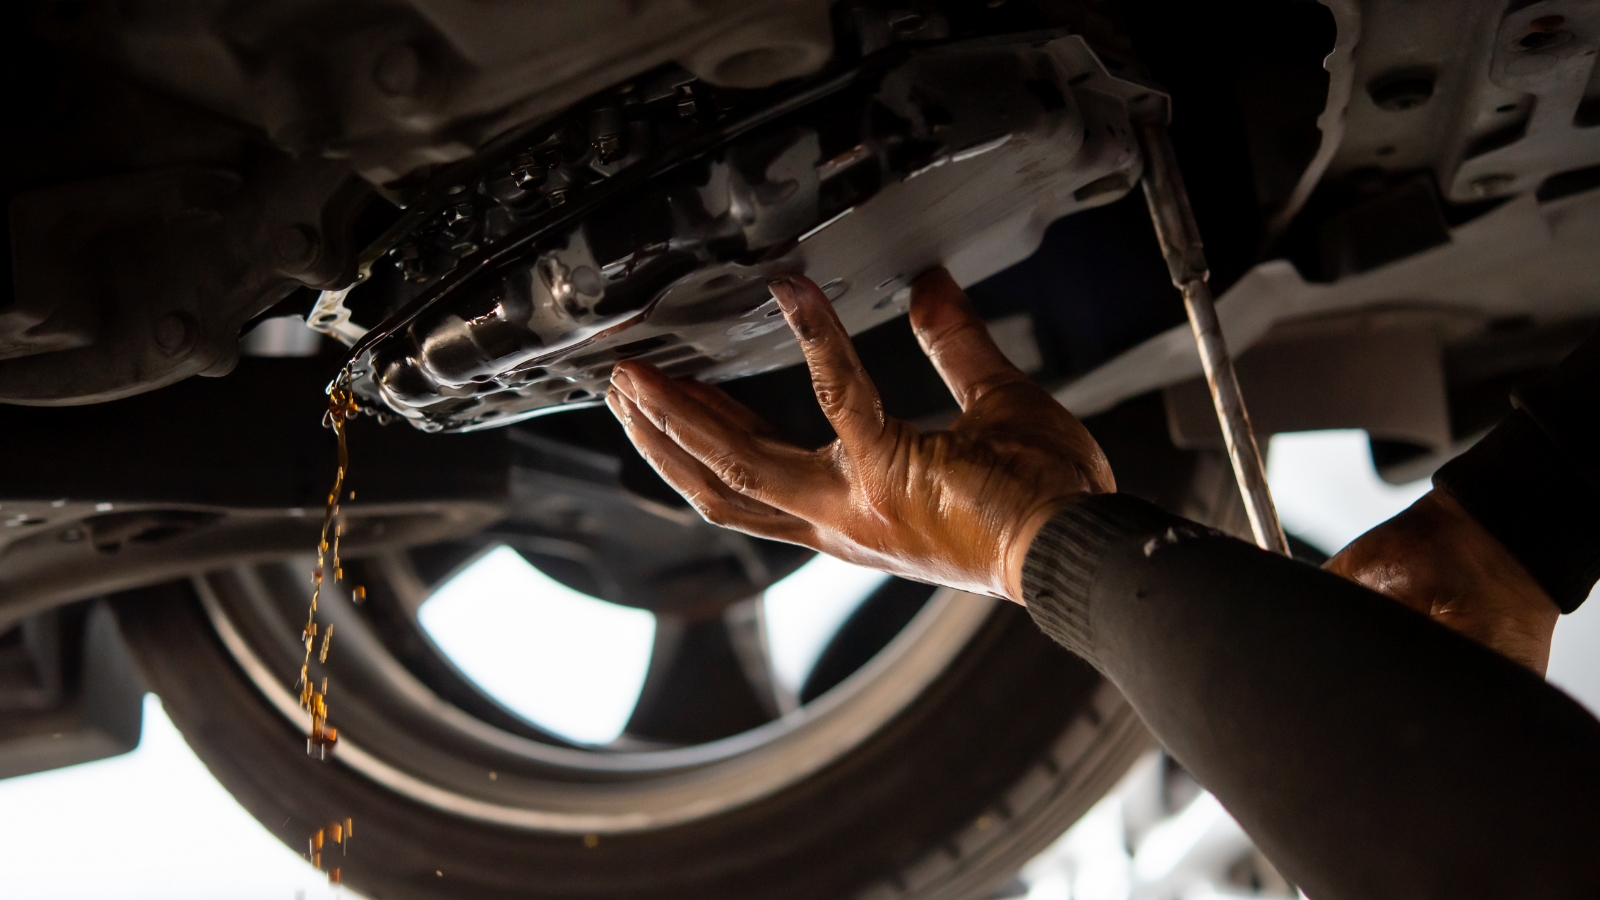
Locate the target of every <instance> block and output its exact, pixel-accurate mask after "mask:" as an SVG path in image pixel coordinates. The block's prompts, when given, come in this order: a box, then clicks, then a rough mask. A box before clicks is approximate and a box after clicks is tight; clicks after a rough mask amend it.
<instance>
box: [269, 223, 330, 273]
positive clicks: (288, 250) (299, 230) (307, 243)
mask: <svg viewBox="0 0 1600 900" xmlns="http://www.w3.org/2000/svg"><path fill="white" fill-rule="evenodd" d="M319 243H320V241H319V240H318V238H317V232H316V230H315V229H313V228H311V227H310V226H307V225H290V226H288V227H287V228H284V229H282V230H280V231H279V232H278V236H277V238H276V239H275V240H274V242H273V247H272V249H273V252H274V253H275V254H276V255H277V258H278V265H280V266H282V267H283V268H286V269H289V270H292V271H299V270H301V269H304V268H305V267H306V266H309V265H310V264H311V263H313V262H315V261H316V258H317V250H318V244H319Z"/></svg>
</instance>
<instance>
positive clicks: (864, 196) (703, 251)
mask: <svg viewBox="0 0 1600 900" xmlns="http://www.w3.org/2000/svg"><path fill="white" fill-rule="evenodd" d="M1165 109H1166V99H1165V97H1163V96H1162V95H1160V94H1159V93H1156V92H1154V91H1152V90H1151V89H1149V88H1148V87H1145V86H1142V85H1138V84H1135V83H1132V82H1128V81H1125V80H1122V79H1119V78H1115V77H1113V76H1111V75H1110V74H1109V73H1108V72H1107V71H1106V69H1105V68H1104V67H1103V66H1102V65H1101V64H1100V62H1099V61H1098V60H1097V59H1096V58H1095V57H1094V55H1093V54H1092V53H1091V52H1090V51H1089V49H1088V47H1087V46H1086V45H1085V44H1084V43H1083V41H1082V40H1081V39H1079V38H1076V37H1070V36H1068V37H1061V36H1054V35H1052V36H1040V35H1025V36H1008V37H1003V38H990V39H984V40H979V41H971V42H964V43H960V44H951V45H945V46H942V47H933V48H926V49H921V50H917V51H913V52H907V53H901V54H898V55H897V56H895V57H894V58H892V59H888V60H878V61H870V60H869V62H868V63H866V64H863V65H862V66H861V67H859V68H858V69H856V70H853V71H850V72H846V73H843V74H839V75H836V76H833V77H831V78H830V79H828V80H827V81H825V82H822V83H820V84H812V85H808V86H804V87H802V88H801V89H798V90H797V92H796V94H795V95H794V96H793V97H791V98H788V99H786V100H784V101H780V102H777V103H772V104H768V105H767V106H766V107H765V108H764V109H763V110H761V111H760V112H758V113H756V114H753V115H752V116H751V117H749V118H748V119H746V120H744V121H740V122H735V123H733V124H731V125H729V126H728V127H726V128H724V129H723V130H722V132H721V133H720V135H719V137H718V139H717V141H716V142H715V143H714V144H711V145H709V146H706V147H704V148H703V149H695V150H693V151H692V152H677V153H674V148H671V147H668V148H665V149H663V150H662V151H661V152H660V153H658V154H657V157H656V158H654V159H651V158H646V159H642V160H640V161H637V162H634V163H632V164H631V168H625V169H623V170H622V171H620V172H619V174H617V175H616V176H615V177H613V179H612V181H611V182H608V183H605V184H600V185H598V186H596V187H595V188H594V189H592V190H591V191H590V193H589V194H587V195H581V196H580V200H579V201H578V202H574V203H571V204H567V206H568V209H566V210H562V209H559V208H558V209H557V210H556V211H555V213H553V214H546V215H544V216H543V217H542V218H536V219H534V220H532V221H530V222H529V223H528V224H527V225H525V226H522V228H521V230H520V231H518V230H517V229H516V228H511V229H509V230H506V231H505V234H504V237H502V238H500V239H499V240H498V241H497V242H495V243H493V245H492V246H489V247H487V248H486V249H485V250H484V251H483V252H481V253H478V254H477V255H476V256H470V254H471V252H472V250H475V249H476V248H469V250H468V254H469V258H467V259H464V260H463V261H462V262H461V264H459V265H458V266H456V267H455V268H454V269H453V270H452V271H450V272H449V273H447V274H445V275H444V276H443V277H441V278H440V279H439V281H438V283H437V284H436V285H435V286H433V287H431V288H430V289H429V290H428V291H427V292H426V293H424V294H423V295H421V296H419V297H418V298H417V299H416V300H415V301H414V302H413V303H411V304H410V305H409V306H408V307H407V308H406V309H404V310H401V311H400V312H399V313H398V314H396V315H395V316H392V317H391V318H390V319H389V320H388V321H386V322H385V323H384V324H383V325H380V326H379V327H378V328H375V329H374V330H373V331H372V332H371V333H369V334H367V335H366V337H365V338H364V339H363V340H361V341H360V343H359V344H357V346H356V349H355V354H354V357H353V361H352V366H351V369H350V373H351V375H352V377H353V384H354V387H355V390H356V392H357V394H358V396H359V397H360V398H361V400H362V402H363V404H364V405H365V406H367V407H368V408H369V409H372V410H374V411H386V412H392V413H395V414H398V415H400V416H402V417H404V418H406V419H407V420H409V421H410V422H411V423H412V424H413V425H415V426H417V427H419V428H421V429H423V430H427V431H470V430H474V429H479V428H485V427H492V426H497V425H503V424H508V423H511V422H514V421H517V420H520V419H525V418H528V417H530V416H535V415H539V414H541V413H548V412H552V411H555V410H559V409H562V408H570V407H572V406H575V405H589V404H593V403H596V402H598V398H599V397H601V396H603V394H604V392H605V389H606V384H607V381H608V379H609V375H610V371H611V368H612V366H613V365H614V364H615V362H616V361H618V360H619V359H624V358H636V359H642V360H646V361H648V362H651V363H654V364H656V365H658V366H660V367H661V368H662V369H663V370H665V371H666V372H667V373H668V374H671V375H674V376H682V377H689V376H692V377H696V378H699V379H702V380H706V381H722V380H727V379H732V378H739V377H742V376H746V375H751V374H755V373H758V372H763V371H767V370H771V369H775V368H779V367H782V366H787V365H791V364H793V363H796V362H798V361H799V360H800V358H801V357H800V353H799V349H798V347H797V346H796V344H795V341H794V339H793V336H792V335H791V334H790V333H789V331H788V329H787V328H786V326H785V324H784V321H783V319H782V317H781V316H780V314H779V311H778V309H777V306H776V303H775V301H773V300H772V299H771V297H770V294H769V293H768V290H767V287H766V282H767V280H768V279H769V278H770V277H771V276H773V275H776V274H779V273H803V274H806V275H808V276H810V277H811V278H812V279H814V280H815V281H816V282H817V283H818V284H820V285H822V287H823V290H824V292H825V293H827V295H828V296H829V297H830V298H831V299H832V300H833V301H834V304H835V308H836V309H837V311H838V313H839V316H840V318H841V319H842V320H843V322H844V324H845V326H846V327H847V328H848V329H849V330H850V332H851V333H852V334H854V333H859V332H861V331H864V330H866V329H869V328H872V327H873V326H875V325H878V324H881V323H883V322H885V321H887V320H889V319H891V318H893V317H895V316H898V315H901V314H903V313H904V312H905V311H906V309H907V306H908V303H909V299H910V289H909V284H910V281H911V280H912V279H913V278H914V277H915V276H917V275H918V274H920V273H921V272H923V271H926V270H927V269H929V268H931V267H933V266H937V265H944V266H946V267H948V268H949V269H950V271H951V272H952V274H953V275H954V276H955V278H956V280H957V281H958V282H960V283H962V284H964V285H965V284H970V283H972V282H975V281H977V280H980V279H982V278H984V277H986V276H988V275H991V274H993V273H995V272H997V271H999V270H1001V269H1003V268H1006V267H1007V266H1009V265H1012V264H1013V263H1016V262H1018V261H1020V260H1021V259H1023V258H1025V257H1026V256H1028V255H1029V254H1031V253H1032V252H1033V251H1034V250H1035V249H1036V248H1037V247H1038V245H1039V242H1040V239H1041V237H1042V235H1043V232H1044V229H1045V227H1046V226H1047V225H1049V224H1050V223H1051V222H1053V221H1055V220H1056V219H1058V218H1060V217H1062V216H1065V215H1068V214H1070V213H1073V212H1075V211H1078V210H1081V209H1085V208H1088V207H1092V206H1098V205H1102V204H1105V203H1109V202H1111V201H1113V200H1115V199H1117V198H1119V197H1121V196H1122V195H1123V194H1125V193H1126V192H1127V191H1128V190H1129V189H1130V188H1131V187H1132V186H1133V185H1134V184H1136V183H1137V182H1138V180H1139V177H1140V174H1141V159H1140V155H1139V152H1138V148H1137V142H1136V140H1135V137H1134V135H1133V132H1132V130H1131V128H1130V125H1129V122H1130V118H1131V117H1132V116H1135V115H1165ZM619 152H620V151H619ZM588 165H590V166H591V167H596V168H598V167H601V166H603V165H604V163H601V162H599V161H596V160H590V161H589V162H588ZM486 172H487V174H485V175H484V176H483V181H482V182H481V183H480V184H479V186H478V189H477V194H478V195H480V196H490V197H496V198H501V199H500V200H497V201H496V202H501V201H502V200H503V198H504V196H505V195H506V193H507V191H506V190H505V189H504V178H503V177H501V180H500V181H499V182H495V181H494V178H495V176H494V174H493V172H492V171H490V170H486ZM554 177H555V170H552V174H551V175H549V176H546V180H547V185H546V188H545V189H546V190H547V191H548V182H549V180H550V179H553V178H554ZM563 177H566V176H563ZM497 184H498V185H500V187H498V188H497V187H496V185H497ZM513 193H514V192H513ZM476 210H477V207H473V208H472V211H471V214H472V215H479V213H478V212H477V211H476ZM494 213H495V210H494V209H493V208H490V209H489V211H488V213H487V215H490V216H492V215H493V214H494ZM466 214H467V213H463V214H462V215H466ZM486 221H487V220H486Z"/></svg>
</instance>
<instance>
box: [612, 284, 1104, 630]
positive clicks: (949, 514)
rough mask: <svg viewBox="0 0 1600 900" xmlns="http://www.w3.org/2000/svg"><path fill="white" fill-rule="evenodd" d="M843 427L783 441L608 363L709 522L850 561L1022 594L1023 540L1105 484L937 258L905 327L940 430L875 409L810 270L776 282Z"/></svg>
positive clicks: (834, 420)
mask: <svg viewBox="0 0 1600 900" xmlns="http://www.w3.org/2000/svg"><path fill="white" fill-rule="evenodd" d="M771 290H772V295H773V297H775V298H776V299H777V301H778V305H779V306H780V307H781V308H782V310H783V314H784V316H785V317H786V318H787V319H788V322H789V327H790V328H792V329H794V332H795V335H796V336H797V337H798V338H799V340H800V349H801V351H802V352H803V353H804V354H805V359H806V365H807V366H808V367H809V368H810V370H811V380H812V384H813V387H814V388H815V390H816V394H817V401H818V402H819V403H820V404H821V406H822V411H823V414H824V415H826V416H827V417H828V421H829V422H830V423H831V424H832V425H833V429H834V432H835V433H836V434H837V435H838V438H837V439H836V440H834V441H833V442H832V443H831V444H828V445H827V446H825V447H823V448H821V449H819V450H807V449H804V448H801V447H796V446H794V445H792V444H788V443H785V442H784V441H782V440H781V439H779V438H778V436H777V434H776V433H775V432H774V431H773V430H772V429H771V428H770V427H769V426H768V425H767V424H766V423H765V422H763V421H762V420H761V419H760V418H759V417H758V416H756V415H755V413H753V412H751V411H750V410H749V409H748V408H746V407H744V406H742V405H741V404H739V403H738V402H736V401H734V400H733V399H732V398H731V397H729V396H728V395H727V394H725V393H723V392H722V391H721V390H718V389H717V388H714V387H711V386H710V385H706V384H702V383H700V382H696V381H689V380H684V381H674V380H672V379H670V378H667V377H666V376H665V375H663V374H662V373H661V372H660V371H659V370H657V369H656V368H655V367H653V366H649V365H646V364H644V363H640V362H636V361H629V362H622V363H618V364H617V367H616V369H615V370H614V371H613V373H612V377H611V390H610V391H609V392H608V393H607V395H606V404H607V405H608V406H609V407H610V408H611V411H612V413H614V414H615V415H616V417H617V418H618V419H619V420H621V422H622V425H623V427H624V428H625V429H627V432H628V437H629V438H630V439H632V441H633V443H634V445H635V446H637V447H638V448H639V452H640V453H641V454H642V455H643V456H644V458H645V459H646V460H649V462H650V464H651V465H652V466H654V467H655V469H656V471H657V472H659V473H661V477H662V478H664V479H666V481H667V483H668V484H670V485H672V486H673V487H674V488H675V489H677V490H678V491H679V492H680V493H682V494H683V495H684V497H685V498H687V499H688V501H689V502H690V503H691V504H692V505H693V506H694V507H695V509H697V510H699V512H700V514H701V515H703V516H705V518H706V520H707V521H710V522H713V523H715V524H718V525H722V526H725V527H728V528H732V529H735V530H738V531H742V532H745V533H746V534H753V535H756V536H758V537H765V538H773V539H776V540H780V541H788V542H790V543H794V544H803V545H805V546H807V547H811V548H813V549H816V550H820V551H822V552H824V553H827V554H829V555H832V556H836V557H838V558H840V559H843V560H846V561H848V562H852V563H856V564H857V565H862V566H869V567H871V568H875V569H880V570H882V571H885V572H889V573H892V574H895V575H900V576H903V577H906V578H911V579H915V580H917V581H926V582H933V583H937V584H944V585H949V586H951V587H955V588H959V589H961V590H966V591H974V592H977V593H986V594H992V595H994V596H999V597H1006V598H1009V599H1011V600H1015V601H1017V602H1019V603H1020V602H1022V562H1023V559H1024V558H1025V557H1026V555H1027V551H1028V545H1029V544H1030V543H1031V542H1032V540H1033V537H1034V535H1035V534H1037V533H1038V531H1039V529H1040V528H1041V527H1043V525H1044V523H1045V522H1046V521H1047V520H1048V519H1049V518H1050V516H1051V515H1052V514H1053V513H1054V512H1055V511H1056V510H1058V509H1060V508H1061V507H1062V506H1064V505H1066V504H1069V503H1073V502H1075V501H1077V500H1079V499H1082V498H1084V497H1087V496H1089V495H1091V494H1097V493H1101V492H1106V491H1112V490H1115V489H1116V486H1115V482H1114V481H1113V480H1112V477H1111V468H1110V466H1109V465H1108V464H1107V463H1106V459H1105V456H1104V454H1102V453H1101V452H1100V447H1099V445H1097V444H1096V443H1095V441H1094V438H1093V437H1091V436H1090V435H1089V432H1088V430H1087V429H1085V428H1084V427H1083V425H1082V423H1080V422H1079V421H1078V420H1077V419H1076V418H1074V417H1073V416H1072V414H1071V413H1069V412H1067V411H1066V409H1064V408H1062V406H1061V404H1059V403H1057V402H1056V400H1055V398H1054V397H1051V396H1050V394H1049V393H1047V392H1046V391H1045V390H1044V389H1043V388H1041V387H1039V386H1038V385H1037V384H1035V383H1034V382H1033V380H1032V379H1030V378H1029V377H1028V376H1027V375H1026V374H1024V373H1023V372H1022V371H1021V370H1019V369H1017V367H1016V366H1013V365H1012V364H1011V362H1010V361H1009V360H1007V359H1006V358H1005V356H1004V355H1002V354H1001V353H1000V350H999V348H998V347H996V346H995V344H994V341H993V339H991V338H990V336H989V332H988V329H987V328H986V327H985V326H984V324H983V321H982V320H981V319H979V318H978V316H977V314H976V313H975V312H974V311H973V309H972V305H971V303H970V302H969V301H968V300H967V298H966V295H965V294H964V293H963V292H962V290H961V288H960V287H959V286H958V285H957V284H956V283H955V281H954V280H953V279H951V277H950V275H949V273H948V272H946V271H945V270H943V269H936V270H934V271H931V272H928V273H926V274H924V275H923V276H922V277H920V278H918V279H917V281H916V283H915V284H913V285H912V289H911V326H912V329H913V330H914V331H915V332H916V335H917V340H918V342H920V343H921V344H922V348H923V351H924V352H925V353H927V354H928V357H929V358H930V359H932V360H933V364H934V366H935V367H936V368H937V369H938V370H939V375H940V377H942V378H943V379H944V382H945V384H946V385H948V386H949V387H950V390H951V392H952V393H953V394H954V395H955V397H956V401H957V402H958V403H959V404H960V405H961V409H962V414H961V417H960V418H959V419H957V420H956V422H955V423H954V424H953V425H952V426H951V427H950V428H949V429H948V430H944V431H934V432H929V433H927V434H923V433H920V432H919V431H918V430H917V429H916V428H915V427H913V426H912V425H910V424H909V423H907V422H902V421H900V420H898V419H893V418H889V417H887V416H885V415H884V413H883V408H882V405H881V404H880V402H879V399H878V391H877V388H876V387H875V386H874V385H873V383H872V380H871V379H870V378H869V377H868V376H867V373H866V371H865V370H864V369H862V367H861V361H860V360H859V359H858V358H857V357H856V353H855V347H854V346H853V345H852V344H851V343H850V335H849V333H848V332H846V331H845V329H844V326H843V325H842V324H841V323H840V322H839V317H838V316H837V315H836V314H835V313H834V311H833V306H832V304H831V303H830V302H829V300H828V298H827V297H826V296H824V295H823V293H822V291H821V290H819V289H818V288H817V286H816V284H814V283H813V282H812V281H811V280H810V279H808V278H804V277H799V276H786V277H780V278H776V279H773V281H772V282H771Z"/></svg>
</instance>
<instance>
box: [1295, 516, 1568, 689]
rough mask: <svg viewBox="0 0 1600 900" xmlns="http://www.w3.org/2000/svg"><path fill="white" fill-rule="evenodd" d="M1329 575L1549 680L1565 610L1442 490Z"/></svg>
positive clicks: (1340, 559)
mask: <svg viewBox="0 0 1600 900" xmlns="http://www.w3.org/2000/svg"><path fill="white" fill-rule="evenodd" d="M1323 568H1325V569H1327V570H1329V571H1330V572H1334V573H1335V574H1338V575H1343V576H1344V577H1346V578H1348V579H1350V580H1351V581H1355V582H1357V583H1359V584H1362V585H1365V586H1366V587H1368V588H1371V589H1372V590H1374V591H1377V592H1378V593H1380V594H1383V595H1385V596H1387V597H1390V598H1393V599H1395V600H1398V601H1400V602H1401V603H1404V604H1405V605H1406V606H1409V607H1411V608H1412V609H1414V610H1416V611H1417V612H1420V613H1422V614H1424V615H1426V616H1428V617H1430V618H1432V619H1433V620H1434V621H1435V622H1438V623H1440V624H1442V625H1447V626H1449V627H1450V628H1453V629H1455V630H1456V631H1458V632H1460V633H1461V634H1463V635H1466V636H1467V637H1469V638H1472V639H1473V640H1475V641H1477V642H1478V643H1480V644H1483V645H1484V646H1486V647H1488V648H1489V649H1491V650H1494V651H1497V652H1498V653H1500V654H1501V655H1502V656H1505V657H1507V658H1509V659H1511V660H1513V661H1514V662H1518V663H1521V664H1522V665H1524V666H1527V667H1528V668H1530V669H1532V670H1533V671H1535V672H1538V673H1539V674H1540V675H1543V674H1544V671H1545V667H1546V666H1547V665H1548V663H1549V661H1550V637H1551V634H1552V633H1553V632H1554V631H1555V627H1556V619H1557V618H1558V617H1559V616H1560V614H1561V610H1560V609H1559V608H1558V607H1557V606H1556V604H1555V601H1554V600H1552V599H1550V595H1549V594H1548V593H1546V592H1545V590H1544V588H1542V587H1540V586H1539V583H1538V582H1537V581H1535V580H1534V579H1533V576H1532V575H1530V574H1528V570H1527V569H1525V568H1523V566H1522V563H1520V562H1518V561H1517V558H1516V557H1514V556H1512V555H1511V551H1509V550H1507V549H1506V548H1505V545H1504V544H1501V543H1500V542H1499V541H1498V540H1496V539H1495V537H1494V536H1493V535H1491V534H1490V533H1489V532H1488V531H1486V530H1484V528H1483V526H1482V525H1479V524H1478V521H1477V520H1476V519H1474V518H1472V516H1471V515H1470V514H1469V513H1468V512H1467V511H1466V510H1465V509H1463V508H1462V507H1461V504H1459V503H1457V502H1456V501H1455V500H1454V499H1453V498H1452V497H1451V496H1450V495H1449V494H1447V493H1445V492H1444V491H1441V490H1439V489H1437V488H1435V489H1433V490H1431V491H1429V492H1428V493H1427V494H1425V495H1423V497H1422V499H1421V500H1418V501H1417V502H1416V503H1414V504H1412V505H1411V506H1410V507H1409V508H1407V509H1406V510H1405V511H1403V512H1401V513H1400V514H1399V515H1397V516H1395V517H1394V518H1392V519H1390V520H1388V521H1387V522H1384V523H1383V524H1381V525H1379V526H1377V527H1376V528H1374V529H1372V530H1371V531H1369V532H1367V533H1366V534H1363V535H1362V536H1361V537H1359V538H1356V539H1355V540H1354V541H1352V542H1351V543H1350V545H1349V546H1348V547H1345V548H1344V549H1343V550H1340V551H1339V553H1338V554H1337V555H1336V556H1334V557H1333V558H1332V559H1330V560H1328V561H1327V563H1325V564H1324V565H1323Z"/></svg>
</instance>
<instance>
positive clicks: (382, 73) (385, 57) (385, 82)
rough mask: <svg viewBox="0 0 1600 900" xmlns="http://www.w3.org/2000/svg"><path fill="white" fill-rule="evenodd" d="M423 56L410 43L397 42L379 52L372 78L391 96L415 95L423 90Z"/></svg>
mask: <svg viewBox="0 0 1600 900" xmlns="http://www.w3.org/2000/svg"><path fill="white" fill-rule="evenodd" d="M422 76H423V72H422V57H421V56H420V55H419V54H418V53H417V48H415V47H413V46H411V45H410V44H395V45H393V46H391V47H388V48H386V49H385V50H384V51H383V52H382V53H380V54H378V59H377V61H376V62H375V63H373V66H372V80H373V83H374V84H376V85H377V86H378V90H380V91H382V92H383V93H385V94H388V95H389V96H391V97H415V96H417V95H418V94H420V93H421V92H422V80H423V78H422Z"/></svg>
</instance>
